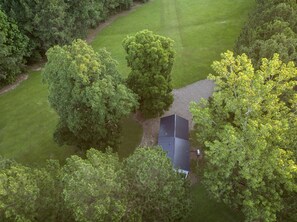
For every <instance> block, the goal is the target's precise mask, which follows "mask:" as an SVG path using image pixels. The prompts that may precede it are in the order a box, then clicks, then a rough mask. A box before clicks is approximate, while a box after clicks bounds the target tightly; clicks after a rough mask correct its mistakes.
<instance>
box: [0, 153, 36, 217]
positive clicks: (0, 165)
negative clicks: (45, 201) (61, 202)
mask: <svg viewBox="0 0 297 222" xmlns="http://www.w3.org/2000/svg"><path fill="white" fill-rule="evenodd" d="M38 196H39V189H38V185H37V183H36V179H35V177H34V174H33V173H32V169H30V168H28V167H25V166H22V165H19V164H17V163H15V162H12V161H9V160H5V159H3V158H1V157H0V220H1V221H26V222H27V221H28V222H29V221H34V217H35V216H36V215H37V214H36V209H37V205H36V200H37V198H38Z"/></svg>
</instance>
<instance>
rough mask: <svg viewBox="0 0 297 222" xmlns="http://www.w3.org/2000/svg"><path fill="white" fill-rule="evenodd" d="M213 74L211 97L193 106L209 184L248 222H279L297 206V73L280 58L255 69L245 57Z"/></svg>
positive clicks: (229, 59)
mask: <svg viewBox="0 0 297 222" xmlns="http://www.w3.org/2000/svg"><path fill="white" fill-rule="evenodd" d="M213 69H214V71H215V73H216V76H214V75H210V76H209V79H212V80H214V81H215V84H216V88H215V92H214V94H213V96H212V98H211V99H210V100H209V101H206V100H203V101H201V102H200V103H199V104H195V103H193V104H191V112H192V114H193V120H194V122H195V124H196V125H195V131H196V137H197V140H198V142H200V143H201V144H202V145H203V146H204V148H205V158H206V161H207V164H206V169H205V172H204V183H205V184H206V185H207V186H206V187H207V188H208V190H209V191H210V193H211V194H212V195H213V197H215V198H217V199H218V200H221V201H223V202H225V203H227V204H229V205H230V206H232V207H235V208H240V209H241V210H242V211H243V213H244V215H245V217H246V221H257V220H258V221H276V219H277V214H278V213H280V212H282V211H283V210H284V208H285V207H286V208H287V207H290V206H287V205H286V204H287V203H286V198H287V197H288V196H290V197H292V196H293V197H295V199H296V191H297V183H296V173H297V165H296V159H297V155H296V153H297V152H296V149H297V146H296V141H297V127H296V126H297V125H296V104H297V95H296V91H294V89H293V87H294V86H295V85H296V81H295V80H294V79H296V77H297V68H296V67H295V65H294V63H293V62H290V63H288V64H285V63H283V62H282V61H280V60H279V58H278V55H274V57H273V58H272V59H271V60H267V59H263V60H262V65H261V66H260V69H259V70H255V69H254V68H253V65H252V63H251V60H250V59H249V58H248V57H247V56H246V55H244V54H243V55H240V56H237V57H234V56H233V53H232V52H227V53H224V54H222V60H221V61H217V62H214V63H213ZM282 98H286V99H285V100H283V99H282ZM291 204H293V205H294V204H296V201H295V203H294V202H293V203H291ZM295 206H296V205H295ZM292 213H293V212H292Z"/></svg>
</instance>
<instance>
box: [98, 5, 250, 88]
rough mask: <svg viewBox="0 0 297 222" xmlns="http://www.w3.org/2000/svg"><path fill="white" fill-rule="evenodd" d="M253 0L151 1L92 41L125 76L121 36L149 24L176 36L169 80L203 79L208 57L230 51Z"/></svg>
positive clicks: (178, 82) (184, 82)
mask: <svg viewBox="0 0 297 222" xmlns="http://www.w3.org/2000/svg"><path fill="white" fill-rule="evenodd" d="M253 5H254V1H246V0H220V1H218V0H152V1H151V2H148V3H146V4H145V5H143V6H141V7H140V8H138V9H137V10H135V11H134V12H132V13H131V14H130V15H129V16H125V17H121V18H119V19H117V20H116V21H115V22H113V23H112V24H111V25H110V26H108V27H107V28H105V29H104V30H103V31H102V32H101V33H100V34H99V35H98V37H97V38H96V39H95V40H94V41H93V43H92V45H93V47H94V48H95V49H97V48H100V47H106V48H107V49H108V50H109V51H111V52H112V55H113V56H114V57H115V58H116V59H117V60H118V61H119V64H120V69H121V70H122V72H123V74H124V75H125V76H127V74H128V73H129V69H128V68H127V67H126V61H125V52H124V50H123V48H122V45H121V43H122V40H123V39H124V38H125V37H126V36H127V35H129V34H134V33H136V32H138V31H140V30H143V29H149V30H152V31H154V32H155V33H157V34H161V35H165V36H168V37H170V38H172V39H173V40H174V41H175V49H176V61H175V64H174V68H173V85H174V87H175V88H179V87H182V86H185V85H188V84H190V83H193V82H195V81H197V80H201V79H205V78H206V76H207V75H208V74H209V73H210V72H211V68H210V65H211V63H212V61H214V60H216V59H219V58H220V53H222V52H225V51H226V50H228V49H229V50H232V48H233V46H234V43H235V41H236V39H237V37H238V35H239V32H240V29H241V27H242V25H243V23H244V21H245V20H246V16H247V14H248V12H249V10H250V8H251V7H252V6H253Z"/></svg>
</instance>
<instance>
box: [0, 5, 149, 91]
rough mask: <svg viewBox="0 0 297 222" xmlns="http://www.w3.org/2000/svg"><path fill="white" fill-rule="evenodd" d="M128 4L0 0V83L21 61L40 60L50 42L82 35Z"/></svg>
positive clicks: (12, 75)
mask: <svg viewBox="0 0 297 222" xmlns="http://www.w3.org/2000/svg"><path fill="white" fill-rule="evenodd" d="M134 2H147V0H140V1H139V0H138V1H135V0H134ZM132 4H133V0H108V1H106V0H83V1H78V0H74V1H72V0H42V1H41V0H34V1H31V0H22V1H20V0H0V21H1V23H0V61H1V62H0V65H1V67H0V86H1V85H4V84H8V83H11V82H12V81H14V80H15V77H16V75H17V74H19V73H20V69H21V65H22V64H24V63H25V62H27V61H29V62H34V61H38V60H40V58H42V57H43V56H44V54H45V52H46V51H47V49H49V48H50V47H52V46H54V45H64V44H68V43H70V42H72V41H73V40H74V39H77V38H84V37H86V34H87V31H88V29H89V28H91V27H95V26H97V25H98V24H99V23H100V22H103V21H104V20H106V19H107V18H108V17H109V16H110V15H113V14H115V13H118V12H120V11H123V10H127V9H129V8H130V7H131V6H132Z"/></svg>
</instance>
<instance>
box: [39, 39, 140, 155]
mask: <svg viewBox="0 0 297 222" xmlns="http://www.w3.org/2000/svg"><path fill="white" fill-rule="evenodd" d="M47 57H48V62H47V64H46V65H45V69H44V72H43V79H44V81H45V82H46V83H48V89H49V102H50V104H51V106H52V108H53V109H54V110H55V111H56V112H57V114H58V115H59V123H58V126H57V130H56V132H55V139H56V141H57V142H59V143H60V144H63V143H67V144H73V145H77V146H79V147H82V148H85V149H87V148H90V147H94V148H101V147H102V148H104V147H106V146H107V145H110V146H112V147H114V148H115V147H116V145H117V141H118V140H117V139H118V137H119V133H120V124H119V122H120V120H121V119H122V118H123V117H125V116H127V115H129V114H130V112H131V110H132V109H133V108H134V107H135V105H136V99H135V97H134V94H133V93H132V92H131V91H130V90H129V89H128V88H127V87H126V86H125V84H124V82H123V79H122V78H121V75H120V74H119V73H118V71H117V69H116V62H115V60H113V59H112V58H111V56H110V54H109V53H108V52H107V51H106V50H104V49H102V50H100V51H99V52H98V53H97V52H95V51H94V50H93V49H92V48H91V47H90V46H88V45H87V43H86V42H84V41H82V40H77V41H74V42H73V43H72V44H71V45H68V46H63V47H60V46H55V47H53V48H51V49H50V50H49V51H48V52H47Z"/></svg>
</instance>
